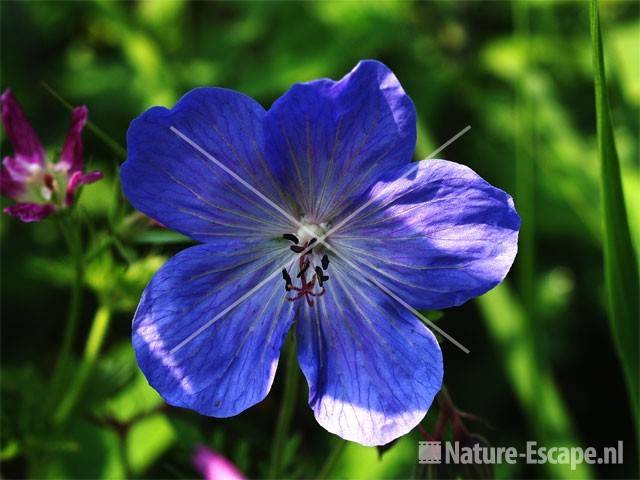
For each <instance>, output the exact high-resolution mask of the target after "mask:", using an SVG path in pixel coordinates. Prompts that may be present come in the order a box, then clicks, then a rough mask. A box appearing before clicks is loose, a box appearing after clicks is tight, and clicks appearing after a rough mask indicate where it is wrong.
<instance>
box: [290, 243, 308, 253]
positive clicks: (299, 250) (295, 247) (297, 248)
mask: <svg viewBox="0 0 640 480" xmlns="http://www.w3.org/2000/svg"><path fill="white" fill-rule="evenodd" d="M289 248H290V249H291V250H293V251H294V252H296V253H302V252H304V250H305V248H304V247H301V246H300V245H291V246H290V247H289Z"/></svg>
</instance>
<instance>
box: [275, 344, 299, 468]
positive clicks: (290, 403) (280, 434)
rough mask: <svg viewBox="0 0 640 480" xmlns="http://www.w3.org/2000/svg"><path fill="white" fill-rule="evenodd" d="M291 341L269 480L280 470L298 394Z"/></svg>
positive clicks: (294, 349) (293, 350)
mask: <svg viewBox="0 0 640 480" xmlns="http://www.w3.org/2000/svg"><path fill="white" fill-rule="evenodd" d="M290 338H291V339H290V340H289V342H288V345H287V364H286V372H285V375H286V380H285V385H284V394H283V398H282V404H281V405H280V413H279V415H278V423H277V424H276V431H275V439H274V442H273V450H272V451H271V467H270V469H269V478H278V477H279V476H280V471H281V469H282V461H283V458H284V449H285V445H286V439H287V433H288V431H289V425H290V424H291V418H292V417H293V412H294V410H295V405H296V397H297V394H298V365H297V363H298V362H297V358H296V344H295V336H294V335H291V337H290Z"/></svg>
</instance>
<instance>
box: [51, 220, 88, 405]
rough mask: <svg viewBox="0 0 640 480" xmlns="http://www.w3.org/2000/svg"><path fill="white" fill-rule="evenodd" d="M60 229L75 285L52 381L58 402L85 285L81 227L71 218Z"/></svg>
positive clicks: (63, 221)
mask: <svg viewBox="0 0 640 480" xmlns="http://www.w3.org/2000/svg"><path fill="white" fill-rule="evenodd" d="M60 228H61V230H62V235H63V236H64V239H65V242H66V243H67V248H68V250H69V254H70V256H71V261H72V263H73V273H74V275H73V283H72V285H71V297H70V299H69V310H68V314H67V322H66V325H65V330H64V334H63V337H62V345H61V346H60V352H59V354H58V359H57V361H56V367H55V371H54V372H53V375H52V380H51V393H52V395H51V399H52V401H56V400H57V398H58V394H59V391H60V387H61V383H62V381H63V379H64V376H65V373H66V371H67V369H68V367H69V362H70V357H71V347H72V345H73V340H74V339H75V336H76V330H77V329H78V321H79V318H80V311H81V310H82V286H83V284H84V262H83V253H82V231H81V225H80V223H79V222H76V221H74V220H73V219H72V218H71V217H63V218H62V219H61V220H60Z"/></svg>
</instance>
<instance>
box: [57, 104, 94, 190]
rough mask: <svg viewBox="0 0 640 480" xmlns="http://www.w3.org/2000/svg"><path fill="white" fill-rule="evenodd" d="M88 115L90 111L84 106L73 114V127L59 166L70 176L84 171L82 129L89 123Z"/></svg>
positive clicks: (70, 128)
mask: <svg viewBox="0 0 640 480" xmlns="http://www.w3.org/2000/svg"><path fill="white" fill-rule="evenodd" d="M88 114H89V111H88V110H87V107H85V106H84V105H83V106H81V107H76V108H74V109H73V113H72V114H71V126H70V127H69V132H68V133H67V139H66V140H65V142H64V146H63V147H62V154H61V155H60V161H59V162H58V165H57V166H58V168H60V169H61V170H65V171H67V172H69V173H70V174H71V173H74V172H77V171H79V170H82V153H83V146H82V129H83V128H84V126H85V124H86V123H87V116H88ZM87 183H88V182H87Z"/></svg>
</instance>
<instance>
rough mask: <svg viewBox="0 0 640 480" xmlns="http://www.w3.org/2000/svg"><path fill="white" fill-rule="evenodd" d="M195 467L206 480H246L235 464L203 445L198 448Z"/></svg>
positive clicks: (194, 461)
mask: <svg viewBox="0 0 640 480" xmlns="http://www.w3.org/2000/svg"><path fill="white" fill-rule="evenodd" d="M193 465H194V467H196V469H197V470H198V471H199V472H200V473H201V474H202V476H203V478H204V479H205V480H244V476H243V475H242V474H241V473H240V472H239V471H238V469H237V468H236V467H235V465H234V464H233V463H231V462H230V461H229V460H227V459H226V458H224V457H223V456H222V455H220V454H218V453H216V452H214V451H213V450H211V449H209V448H207V447H205V446H203V445H198V447H197V448H196V453H195V455H194V456H193Z"/></svg>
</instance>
